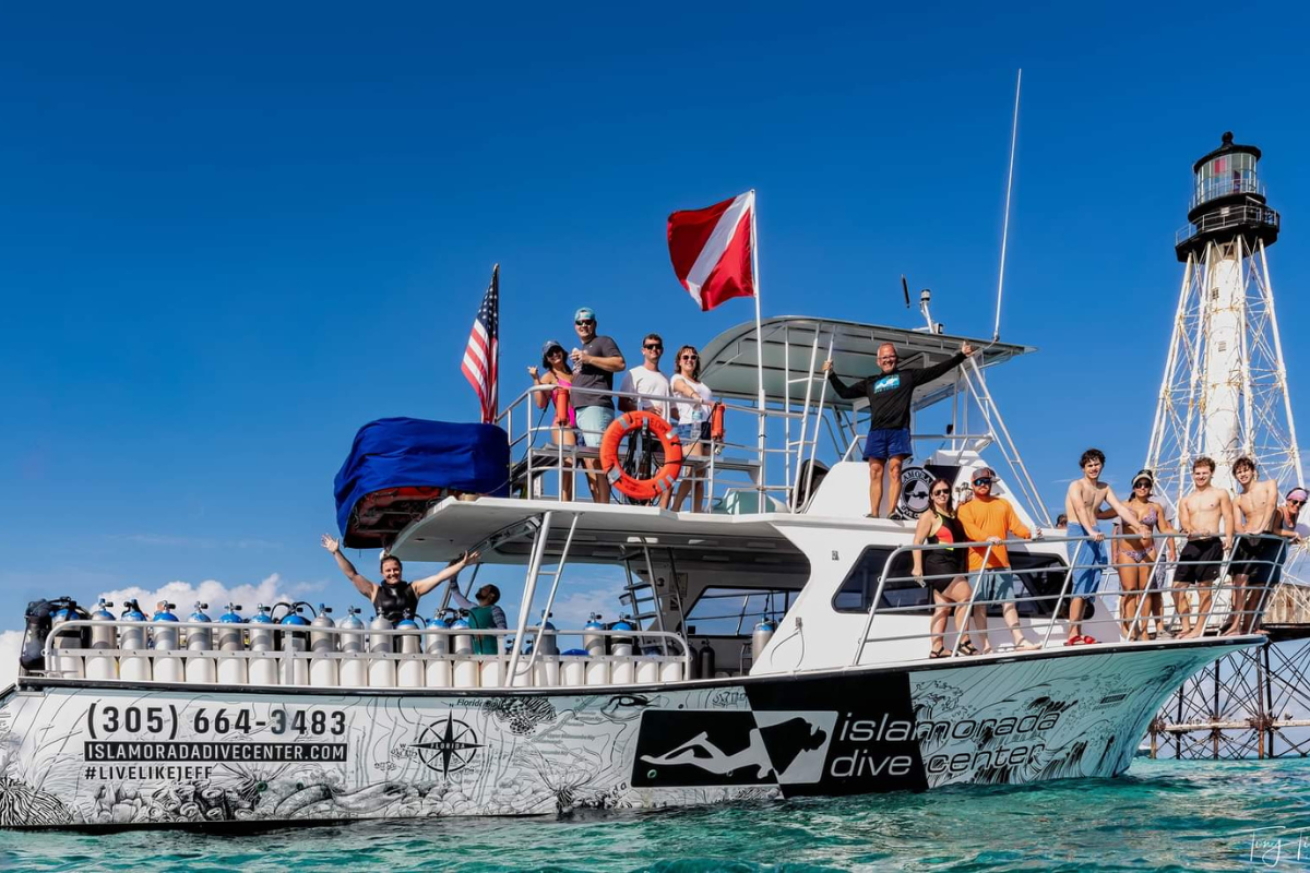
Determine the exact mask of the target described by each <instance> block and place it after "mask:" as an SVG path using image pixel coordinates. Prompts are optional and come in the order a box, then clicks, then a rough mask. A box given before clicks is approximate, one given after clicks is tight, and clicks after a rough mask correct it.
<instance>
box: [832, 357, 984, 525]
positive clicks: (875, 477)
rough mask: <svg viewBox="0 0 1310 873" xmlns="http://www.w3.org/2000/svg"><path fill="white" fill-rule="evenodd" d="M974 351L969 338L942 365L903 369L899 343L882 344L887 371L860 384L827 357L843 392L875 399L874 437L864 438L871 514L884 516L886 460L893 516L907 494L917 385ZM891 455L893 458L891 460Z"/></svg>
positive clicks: (889, 507)
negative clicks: (904, 476)
mask: <svg viewBox="0 0 1310 873" xmlns="http://www.w3.org/2000/svg"><path fill="white" fill-rule="evenodd" d="M972 354H973V346H971V345H969V344H968V343H964V344H963V345H962V346H960V351H959V352H957V353H956V354H954V355H952V356H951V357H949V358H947V359H946V360H944V361H942V362H941V363H940V364H937V365H936V366H932V367H920V368H915V369H911V370H902V369H900V368H899V367H898V366H897V362H898V361H899V360H900V357H899V356H898V355H897V354H896V346H894V345H892V344H891V343H883V344H882V345H880V346H878V369H880V370H881V371H882V372H881V373H878V374H876V375H873V376H869V377H868V378H866V379H861V380H860V381H858V382H856V383H855V384H854V385H847V384H846V383H844V382H842V380H841V379H839V378H837V374H836V373H834V372H833V371H832V361H831V360H828V361H825V362H824V364H823V372H825V373H827V374H828V382H829V383H830V384H831V385H832V389H833V390H834V391H836V392H837V395H838V396H839V397H844V398H846V399H847V400H854V399H856V398H859V397H868V399H869V436H868V439H867V440H865V443H864V460H866V461H868V462H869V515H868V517H869V518H878V517H879V515H880V514H881V512H880V507H881V504H882V474H883V468H884V465H885V467H886V470H887V475H888V477H889V480H890V481H889V482H888V485H887V497H888V501H887V515H889V516H890V515H891V514H892V513H893V512H895V511H896V501H897V500H899V499H900V496H901V464H902V463H904V461H905V459H906V458H908V457H910V455H913V454H914V447H913V445H911V441H910V404H911V402H912V401H913V399H914V389H915V388H917V387H919V386H920V385H923V384H926V383H928V382H931V381H932V380H933V379H936V378H937V377H939V376H943V375H945V374H946V373H948V372H950V371H951V370H953V369H955V368H956V367H958V366H960V364H962V363H964V359H965V358H967V357H969V356H970V355H972ZM888 459H890V461H891V463H887V462H888Z"/></svg>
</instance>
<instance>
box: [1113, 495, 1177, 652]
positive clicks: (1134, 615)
mask: <svg viewBox="0 0 1310 873" xmlns="http://www.w3.org/2000/svg"><path fill="white" fill-rule="evenodd" d="M1154 488H1155V477H1154V476H1153V475H1152V473H1151V471H1150V470H1141V471H1139V472H1138V473H1137V475H1136V476H1134V477H1133V495H1132V497H1130V498H1128V506H1129V508H1131V509H1132V511H1133V512H1135V513H1137V517H1138V518H1139V519H1141V522H1142V524H1143V525H1145V526H1146V527H1147V528H1149V529H1150V530H1151V531H1152V535H1150V536H1145V537H1129V538H1127V539H1123V540H1119V541H1118V559H1117V561H1116V562H1115V563H1116V566H1117V568H1118V571H1119V588H1120V590H1121V591H1122V592H1123V598H1122V599H1121V600H1120V601H1119V623H1120V624H1121V625H1122V626H1123V630H1124V635H1125V636H1126V637H1127V638H1128V639H1130V640H1140V639H1142V638H1143V637H1146V638H1147V639H1155V634H1154V633H1148V631H1149V629H1150V623H1151V617H1152V616H1153V615H1154V617H1155V625H1156V629H1157V630H1160V629H1161V628H1162V626H1163V622H1164V599H1163V597H1161V595H1160V592H1159V590H1158V589H1157V590H1154V591H1149V590H1147V589H1148V587H1149V585H1150V582H1151V575H1152V573H1153V572H1154V571H1155V557H1156V555H1155V536H1154V532H1155V531H1159V532H1160V533H1163V534H1170V533H1173V532H1174V529H1173V525H1171V524H1170V523H1169V519H1167V518H1165V513H1164V507H1163V506H1161V505H1160V504H1159V503H1155V502H1154V501H1152V500H1151V492H1152V490H1153V489H1154ZM1166 542H1167V544H1168V548H1169V549H1170V553H1171V554H1172V553H1173V550H1174V548H1175V546H1174V542H1173V540H1172V539H1169V540H1166ZM1139 592H1141V593H1139ZM1143 597H1145V599H1146V602H1145V603H1142V598H1143ZM1139 609H1140V610H1141V615H1138V610H1139Z"/></svg>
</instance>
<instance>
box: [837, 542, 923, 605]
mask: <svg viewBox="0 0 1310 873" xmlns="http://www.w3.org/2000/svg"><path fill="white" fill-rule="evenodd" d="M893 551H894V550H893V549H891V548H890V547H887V546H872V547H870V548H867V549H865V550H864V551H863V552H862V553H861V554H860V559H859V560H858V561H856V562H855V566H854V567H852V568H851V572H850V574H849V575H848V576H847V577H846V579H845V581H843V582H842V584H841V588H839V589H838V590H837V596H836V597H834V598H833V599H832V608H833V609H835V610H837V611H838V612H868V611H869V606H870V604H872V603H873V597H874V595H875V594H877V592H878V580H879V579H880V578H881V577H882V570H883V567H885V566H886V565H887V558H888V557H890V556H891V553H892V552H893ZM913 566H914V564H913V562H912V560H911V558H910V553H909V552H901V553H900V554H899V555H897V556H896V559H895V560H894V561H893V562H892V567H891V569H890V570H888V571H887V582H886V584H885V585H884V586H883V589H882V600H881V602H880V603H879V604H878V609H880V610H883V609H901V608H906V607H918V608H914V609H909V608H907V609H906V610H905V612H903V613H901V614H902V615H919V614H926V613H927V612H928V611H929V609H928V608H927V607H928V596H929V595H928V589H926V588H921V587H919V585H918V583H916V582H915V581H914V580H913V579H912V578H910V571H911V569H913Z"/></svg>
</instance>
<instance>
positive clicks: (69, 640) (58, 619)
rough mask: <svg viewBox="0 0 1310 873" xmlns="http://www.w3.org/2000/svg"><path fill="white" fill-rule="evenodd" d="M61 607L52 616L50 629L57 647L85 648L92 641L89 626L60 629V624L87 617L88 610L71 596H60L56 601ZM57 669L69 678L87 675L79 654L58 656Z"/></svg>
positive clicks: (56, 660) (79, 677)
mask: <svg viewBox="0 0 1310 873" xmlns="http://www.w3.org/2000/svg"><path fill="white" fill-rule="evenodd" d="M56 602H57V603H59V604H60V608H59V609H57V610H56V611H55V614H54V615H52V616H51V617H50V630H51V631H53V632H54V635H55V644H54V646H55V648H56V649H84V648H86V643H88V642H89V641H90V633H89V632H88V631H89V628H86V629H84V628H73V629H72V630H66V631H62V632H61V631H60V630H59V626H60V625H62V624H65V623H66V622H70V621H77V620H79V619H87V618H90V616H89V615H88V614H87V612H86V610H84V609H82V608H81V607H80V606H78V605H77V601H76V600H73V599H72V598H69V597H63V598H60V600H59V601H56ZM55 670H56V671H58V673H59V674H60V675H61V676H63V677H65V678H69V679H81V678H83V677H84V676H85V675H86V671H85V669H84V667H83V664H82V659H81V658H80V657H79V656H77V655H64V656H56V658H55Z"/></svg>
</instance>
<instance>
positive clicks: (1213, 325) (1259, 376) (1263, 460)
mask: <svg viewBox="0 0 1310 873" xmlns="http://www.w3.org/2000/svg"><path fill="white" fill-rule="evenodd" d="M1260 156H1261V155H1260V150H1259V149H1258V148H1256V147H1255V146H1250V145H1239V144H1236V143H1234V142H1233V135H1232V133H1225V134H1224V136H1223V145H1221V146H1220V147H1219V148H1217V149H1215V150H1214V151H1212V152H1210V153H1209V154H1208V155H1206V156H1205V157H1203V158H1201V159H1200V160H1199V161H1197V162H1196V163H1195V164H1194V165H1193V167H1192V172H1193V174H1194V177H1195V180H1194V187H1193V192H1192V201H1191V209H1190V211H1189V212H1188V213H1187V221H1188V224H1187V226H1186V227H1184V228H1183V229H1182V230H1180V231H1179V232H1178V235H1177V237H1176V241H1175V242H1176V244H1175V246H1174V249H1175V251H1176V252H1177V254H1178V260H1179V261H1181V262H1182V263H1183V264H1184V265H1185V266H1184V268H1183V285H1182V291H1181V292H1180V293H1179V295H1178V311H1177V314H1176V315H1175V316H1174V325H1173V335H1172V337H1171V338H1170V340H1169V354H1168V357H1167V359H1166V363H1165V367H1164V379H1163V381H1162V382H1161V385H1160V396H1159V400H1158V402H1157V405H1156V410H1155V424H1154V426H1153V427H1152V430H1151V443H1150V448H1149V449H1148V451H1147V460H1146V466H1147V467H1149V468H1151V469H1152V470H1154V471H1155V474H1156V479H1157V486H1158V489H1159V491H1158V493H1159V494H1160V495H1161V496H1163V497H1166V498H1167V499H1169V500H1171V501H1173V502H1174V504H1175V505H1176V504H1177V502H1178V501H1179V500H1180V499H1181V498H1182V496H1183V495H1184V494H1185V493H1186V492H1187V490H1188V489H1189V488H1190V485H1191V466H1192V461H1193V460H1194V459H1195V458H1197V457H1198V456H1200V455H1208V456H1209V457H1211V458H1213V459H1214V461H1215V464H1216V465H1217V469H1216V471H1215V478H1214V481H1215V484H1216V485H1218V486H1220V487H1223V488H1228V489H1230V490H1232V489H1233V488H1234V482H1233V476H1232V463H1233V461H1234V460H1236V459H1237V458H1238V456H1240V455H1244V454H1245V455H1250V456H1251V457H1253V458H1254V459H1255V461H1256V463H1257V464H1258V465H1259V469H1260V476H1261V478H1263V479H1274V480H1275V481H1276V482H1278V483H1279V486H1280V491H1286V489H1288V488H1289V487H1291V486H1292V485H1294V484H1296V485H1299V484H1302V482H1303V479H1302V471H1301V453H1300V450H1299V449H1298V448H1297V442H1296V424H1295V422H1294V421H1293V419H1292V405H1291V400H1290V398H1289V397H1288V393H1287V368H1286V366H1285V365H1284V362H1283V347H1282V342H1281V340H1280V338H1279V334H1278V320H1277V318H1276V317H1275V315H1274V289H1273V283H1272V281H1271V278H1270V275H1269V264H1268V261H1267V260H1266V257H1265V249H1266V247H1268V246H1270V245H1273V244H1274V242H1275V241H1277V239H1278V229H1279V217H1278V213H1277V212H1275V211H1274V210H1273V209H1270V208H1269V205H1268V203H1267V201H1266V199H1265V186H1264V185H1263V184H1262V183H1261V182H1260V178H1259V175H1258V173H1257V165H1258V163H1259V161H1260Z"/></svg>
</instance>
